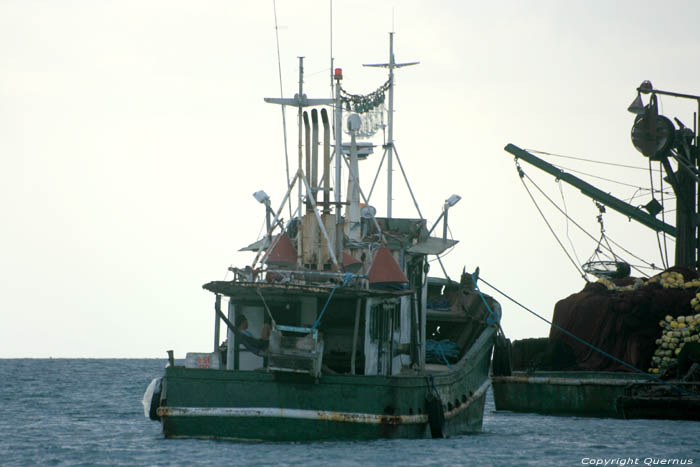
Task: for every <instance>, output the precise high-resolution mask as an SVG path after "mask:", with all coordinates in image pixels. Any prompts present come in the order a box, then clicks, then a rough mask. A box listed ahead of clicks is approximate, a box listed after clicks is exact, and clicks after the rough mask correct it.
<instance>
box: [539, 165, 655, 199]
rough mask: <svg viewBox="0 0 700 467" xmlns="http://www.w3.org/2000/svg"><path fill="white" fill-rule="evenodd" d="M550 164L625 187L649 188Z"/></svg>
mask: <svg viewBox="0 0 700 467" xmlns="http://www.w3.org/2000/svg"><path fill="white" fill-rule="evenodd" d="M552 165H554V166H555V167H556V168H558V169H561V170H568V171H569V172H572V173H577V174H580V175H585V176H587V177H591V178H597V179H598V180H603V181H606V182H610V183H616V184H618V185H622V186H626V187H630V188H636V189H638V190H649V188H645V187H643V186H639V185H632V184H631V183H625V182H619V181H617V180H613V179H611V178H605V177H601V176H599V175H593V174H590V173H587V172H582V171H580V170H576V169H572V168H570V167H565V166H563V165H556V164H552ZM650 191H652V193H653V191H654V190H653V189H652V190H650Z"/></svg>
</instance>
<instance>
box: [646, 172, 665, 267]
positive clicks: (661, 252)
mask: <svg viewBox="0 0 700 467" xmlns="http://www.w3.org/2000/svg"><path fill="white" fill-rule="evenodd" d="M662 178H663V174H662ZM649 184H650V185H651V188H652V190H653V189H654V177H653V173H652V171H651V159H649ZM652 193H653V191H652ZM652 199H653V196H652ZM663 204H664V203H663V193H661V207H662V209H661V212H662V214H661V216H662V219H663ZM664 222H665V221H664ZM664 237H665V235H664ZM656 243H657V244H658V245H659V256H661V264H662V265H663V267H664V269H668V252H667V254H666V257H665V259H664V252H663V250H662V249H661V238H659V232H658V231H657V232H656Z"/></svg>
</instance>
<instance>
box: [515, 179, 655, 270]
mask: <svg viewBox="0 0 700 467" xmlns="http://www.w3.org/2000/svg"><path fill="white" fill-rule="evenodd" d="M520 172H522V173H523V175H524V176H525V177H527V179H528V180H530V183H532V184H533V185H534V186H535V188H537V190H538V191H539V192H540V194H541V195H542V196H544V197H545V199H547V201H549V202H550V203H551V204H552V205H553V206H554V207H555V208H557V210H559V212H561V213H562V214H563V215H565V216H566V215H567V214H566V213H565V212H564V211H563V210H562V209H561V208H560V207H559V206H558V205H557V204H556V203H555V202H554V201H553V200H552V199H551V198H550V197H549V196H547V194H546V193H545V192H544V191H542V189H541V188H540V187H539V186H538V185H537V184H536V183H535V182H534V181H533V180H532V179H531V178H530V177H529V176H528V175H527V174H525V172H524V171H522V168H520ZM569 220H570V221H571V222H572V223H573V224H574V225H575V226H576V227H578V228H579V229H580V230H581V231H582V232H583V233H584V234H586V235H588V237H590V238H591V240H593V241H594V242H597V240H596V238H595V237H594V236H593V235H591V234H590V233H588V232H587V231H586V229H584V228H583V227H581V225H579V224H578V223H577V222H576V221H575V220H573V219H572V218H570V217H569ZM608 238H609V237H608ZM609 240H610V242H612V243H613V244H614V245H615V246H617V247H618V248H619V249H621V250H622V251H624V252H625V253H627V254H628V255H630V256H631V257H633V258H634V259H636V260H638V261H641V262H642V263H644V264H646V265H647V267H650V268H652V269H658V268H657V267H656V266H655V265H654V263H650V262H648V261H646V260H644V259H643V258H640V257H639V256H637V255H635V254H634V253H632V252H630V251H629V250H627V249H625V248H624V247H623V246H622V245H620V244H619V243H617V242H615V241H614V240H613V239H612V238H609ZM611 253H612V252H611ZM631 267H632V268H633V269H635V270H636V271H637V272H639V273H640V274H643V275H644V276H647V277H648V275H647V274H646V273H645V272H643V271H640V270H639V269H638V268H637V267H635V266H631Z"/></svg>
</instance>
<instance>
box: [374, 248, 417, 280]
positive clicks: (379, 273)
mask: <svg viewBox="0 0 700 467" xmlns="http://www.w3.org/2000/svg"><path fill="white" fill-rule="evenodd" d="M396 282H408V278H407V277H406V274H404V273H403V271H402V270H401V268H400V267H399V265H398V264H396V261H395V260H394V257H393V256H391V252H390V251H389V249H388V248H387V247H385V246H382V247H379V250H377V254H376V255H374V262H373V263H372V267H371V268H370V269H369V283H370V284H383V283H396Z"/></svg>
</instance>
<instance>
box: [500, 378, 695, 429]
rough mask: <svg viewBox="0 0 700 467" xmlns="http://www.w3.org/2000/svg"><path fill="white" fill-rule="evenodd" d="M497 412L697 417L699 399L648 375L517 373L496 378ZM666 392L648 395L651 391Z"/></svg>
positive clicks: (670, 417) (583, 415)
mask: <svg viewBox="0 0 700 467" xmlns="http://www.w3.org/2000/svg"><path fill="white" fill-rule="evenodd" d="M492 384H493V395H494V403H495V406H496V410H508V411H512V412H528V413H539V414H546V415H573V416H581V417H606V418H656V419H686V420H695V419H697V418H698V415H697V410H690V411H689V410H688V408H689V407H695V408H697V407H700V399H698V398H697V397H695V398H694V397H684V396H679V395H676V394H673V395H669V394H671V391H670V389H668V388H665V387H663V385H662V383H658V382H650V381H649V379H648V378H647V377H645V376H643V375H635V374H629V373H613V372H533V373H520V372H515V373H513V375H512V376H498V377H494V378H493V379H492ZM659 389H661V390H662V392H661V393H660V394H659V395H657V396H644V395H642V394H644V393H648V391H650V390H652V391H653V390H659Z"/></svg>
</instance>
